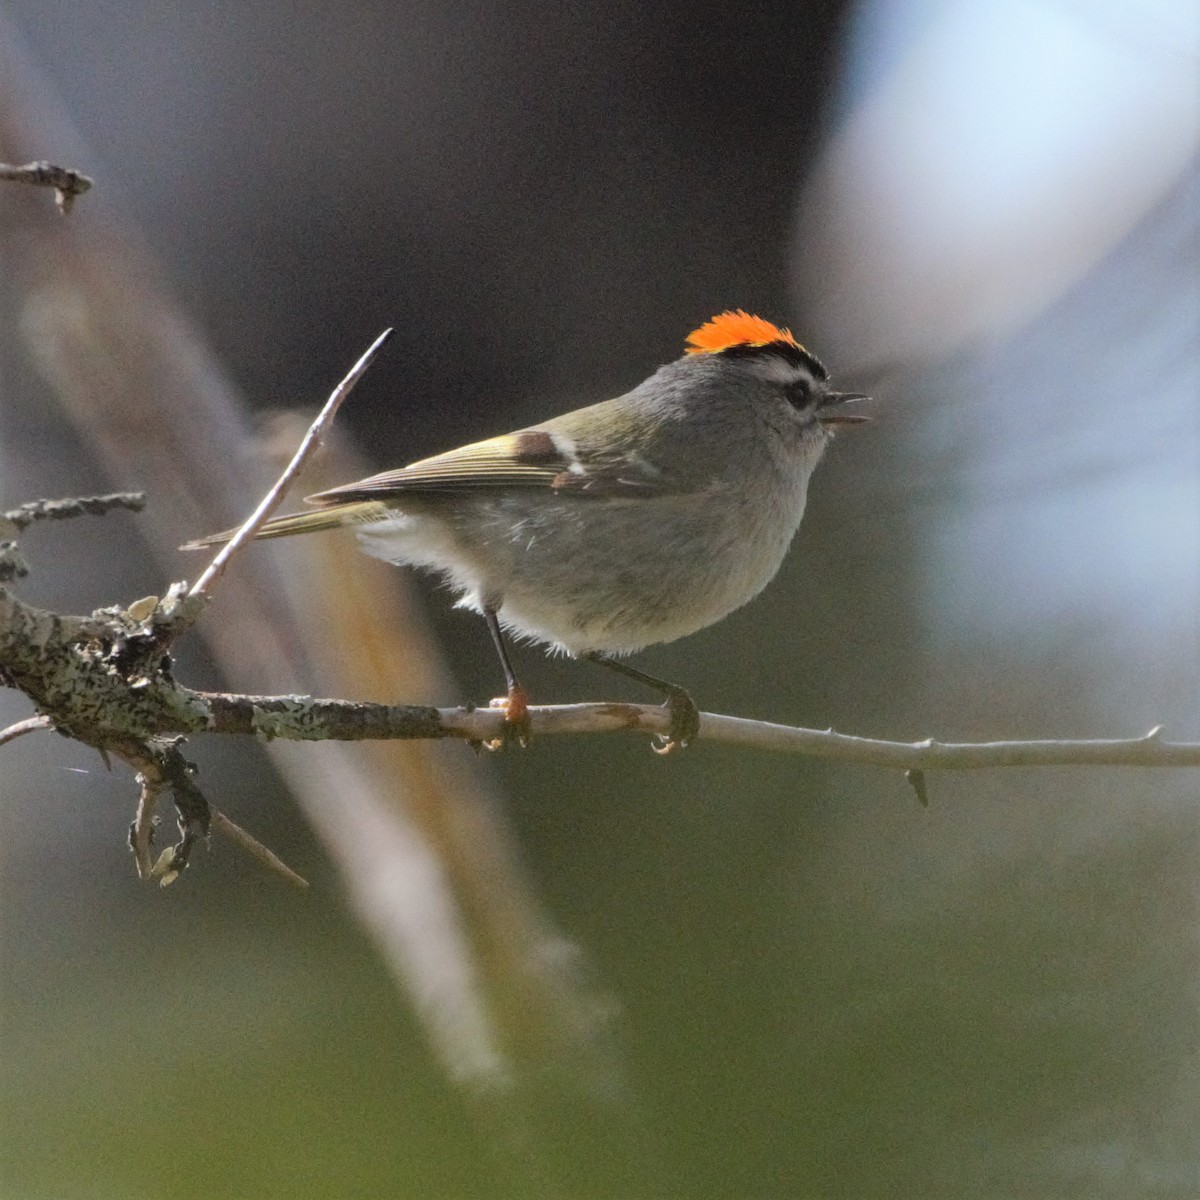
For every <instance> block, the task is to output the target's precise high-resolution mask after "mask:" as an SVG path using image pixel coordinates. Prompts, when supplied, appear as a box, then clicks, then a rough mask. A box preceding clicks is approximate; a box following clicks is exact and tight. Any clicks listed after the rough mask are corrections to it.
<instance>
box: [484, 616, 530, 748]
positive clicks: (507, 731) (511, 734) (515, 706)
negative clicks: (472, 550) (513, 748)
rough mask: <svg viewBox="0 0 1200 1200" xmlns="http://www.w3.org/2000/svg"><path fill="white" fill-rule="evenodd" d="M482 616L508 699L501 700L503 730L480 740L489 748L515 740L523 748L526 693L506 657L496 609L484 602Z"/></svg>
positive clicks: (526, 723) (527, 727)
mask: <svg viewBox="0 0 1200 1200" xmlns="http://www.w3.org/2000/svg"><path fill="white" fill-rule="evenodd" d="M483 619H484V620H485V621H486V622H487V627H488V631H489V632H490V633H491V635H492V642H493V643H494V645H495V647H496V653H497V654H499V655H500V665H501V666H502V667H503V668H504V682H505V684H507V686H508V699H507V700H506V701H505V702H504V732H503V734H502V735H501V736H500V737H498V738H496V739H495V740H494V741H491V742H485V743H484V744H485V745H486V746H487V748H488V749H489V750H501V749H503V748H504V747H505V746H507V745H508V744H509V743H510V742H516V743H517V745H518V746H520V747H521V748H522V749H524V748H525V747H526V746H528V745H529V737H530V734H531V732H532V727H531V725H530V721H529V693H528V692H526V691H525V689H524V688H523V687H522V686H521V684H520V683H519V682H518V680H517V674H516V672H515V671H514V670H513V667H512V663H511V662H510V661H509V658H508V647H507V646H506V645H505V644H504V632H503V630H502V629H501V628H500V621H499V619H498V618H497V616H496V610H495V609H494V608H493V607H492V606H491V605H490V604H485V605H484V608H483Z"/></svg>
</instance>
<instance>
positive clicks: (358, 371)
mask: <svg viewBox="0 0 1200 1200" xmlns="http://www.w3.org/2000/svg"><path fill="white" fill-rule="evenodd" d="M391 336H392V331H391V330H390V329H385V330H384V331H383V332H382V333H381V334H380V335H379V336H378V337H377V338H376V339H375V340H374V341H373V342H372V343H371V345H370V347H369V348H368V349H367V351H366V353H365V354H364V355H363V356H362V357H361V358H360V359H359V360H358V362H356V363H355V364H354V366H352V367H351V368H350V371H349V373H348V374H347V375H346V377H345V379H343V380H342V382H341V383H339V384H338V385H337V387H335V388H334V389H333V392H332V394H331V395H330V397H329V399H328V400H326V401H325V406H324V408H322V409H321V411H320V412H319V413H318V414H317V418H316V420H315V421H313V423H312V424H311V425H310V426H309V427H308V432H307V433H306V434H305V435H304V440H303V441H302V442H301V443H300V448H299V449H298V450H297V451H296V453H295V454H294V455H293V456H292V461H291V462H290V463H288V465H287V467H286V468H285V469H284V472H283V474H282V475H280V477H279V478H278V479H277V480H276V481H275V485H274V486H273V487H272V488H271V490H270V491H269V492H268V493H267V494H266V495H265V496H264V497H263V498H262V500H261V501H260V502H259V505H258V507H257V508H256V509H255V510H254V511H253V512H252V513H251V514H250V516H249V517H248V518H247V519H246V523H245V524H244V525H243V526H242V527H241V528H240V529H239V530H238V531H237V533H235V534H234V535H233V537H232V538H230V540H229V541H228V542H226V543H225V545H224V546H222V547H221V549H220V550H219V551H218V552H217V554H216V557H215V558H213V560H212V562H210V563H209V564H208V566H207V567H206V568H205V571H204V574H203V575H201V576H200V578H199V579H197V580H196V582H195V583H194V584H193V585H192V590H191V591H190V592H189V593H188V599H189V600H199V599H202V598H204V597H206V596H207V595H208V593H209V591H210V590H211V588H212V585H213V584H214V583H216V581H217V580H218V579H220V578H221V575H222V574H223V573H224V571H225V568H226V567H227V566H228V565H229V560H230V559H231V558H233V556H234V555H235V554H236V553H237V552H238V551H239V550H240V549H241V548H242V547H243V546H244V545H245V544H246V543H247V542H248V541H250V539H251V538H253V537H254V535H255V533H257V532H258V530H259V529H260V528H261V527H262V525H263V523H264V522H265V521H266V520H267V518H268V517H269V516H270V515H271V514H272V513H273V512H274V511H275V510H276V509H277V508H278V507H279V505H280V504H281V503H282V501H283V498H284V496H286V495H287V492H288V489H289V488H290V487H291V486H292V483H293V482H294V481H295V479H296V476H297V475H299V474H300V471H301V470H302V469H303V467H304V464H305V463H306V462H307V461H308V460H309V458H310V457H311V456H312V454H313V451H315V450H316V448H317V447H318V446H319V445H320V444H321V438H322V437H323V436H324V434H325V431H326V429H328V428H329V425H330V423H331V422H332V421H333V418H334V416H335V415H336V413H337V410H338V409H339V408H340V407H341V404H342V401H343V400H345V399H346V397H347V396H348V395H350V392H351V391H352V390H353V388H354V385H355V384H356V383H357V382H358V381H359V380H360V379H361V378H362V377H363V375H364V374H365V373H366V370H367V368H368V367H369V366H370V365H371V363H372V361H374V358H375V356H376V354H378V353H379V351H380V350H381V349H382V348H383V344H384V343H385V342H386V341H387V340H388V338H390V337H391Z"/></svg>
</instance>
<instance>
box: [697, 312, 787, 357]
mask: <svg viewBox="0 0 1200 1200" xmlns="http://www.w3.org/2000/svg"><path fill="white" fill-rule="evenodd" d="M772 342H782V343H784V344H785V345H787V346H794V347H795V348H796V349H797V350H801V351H803V350H804V347H803V346H801V345H800V343H799V342H798V341H796V339H795V338H794V337H792V333H791V330H790V329H780V328H779V326H778V325H772V324H771V322H770V321H768V320H767V319H766V318H765V317H756V316H754V315H753V314H751V313H748V312H745V311H744V310H743V309H740V308H739V309H730V310H727V311H726V312H723V313H720V314H719V315H717V316H715V317H713V319H712V320H711V321H708V322H706V323H705V324H704V325H701V326H700V328H699V329H693V330H692V332H691V333H689V334H688V337H687V352H688V353H689V354H717V353H719V352H720V351H722V350H728V349H729V348H730V347H731V346H769V345H771V343H772Z"/></svg>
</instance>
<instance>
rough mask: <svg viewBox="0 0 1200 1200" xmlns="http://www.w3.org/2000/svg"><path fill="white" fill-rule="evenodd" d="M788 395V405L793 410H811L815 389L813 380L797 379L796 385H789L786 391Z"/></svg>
mask: <svg viewBox="0 0 1200 1200" xmlns="http://www.w3.org/2000/svg"><path fill="white" fill-rule="evenodd" d="M784 391H785V392H786V394H787V398H788V403H789V404H790V405H791V406H792V407H793V408H809V407H811V406H812V402H813V389H812V380H811V379H797V380H796V382H795V383H789V384H788V385H787V387H786V388H785V389H784Z"/></svg>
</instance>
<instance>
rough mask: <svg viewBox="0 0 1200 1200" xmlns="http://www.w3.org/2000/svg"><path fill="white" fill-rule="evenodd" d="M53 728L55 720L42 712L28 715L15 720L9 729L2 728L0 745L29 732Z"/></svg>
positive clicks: (13, 740)
mask: <svg viewBox="0 0 1200 1200" xmlns="http://www.w3.org/2000/svg"><path fill="white" fill-rule="evenodd" d="M53 728H54V722H53V721H51V720H50V718H49V717H46V716H43V715H42V714H41V713H38V714H37V715H36V716H32V717H26V718H25V720H23V721H17V722H15V723H14V724H12V725H10V726H9V727H8V728H7V729H0V746H3V745H4V743H5V742H15V741H16V740H17V738H19V737H24V735H25V734H27V733H36V732H37V731H38V730H39V729H53Z"/></svg>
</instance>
